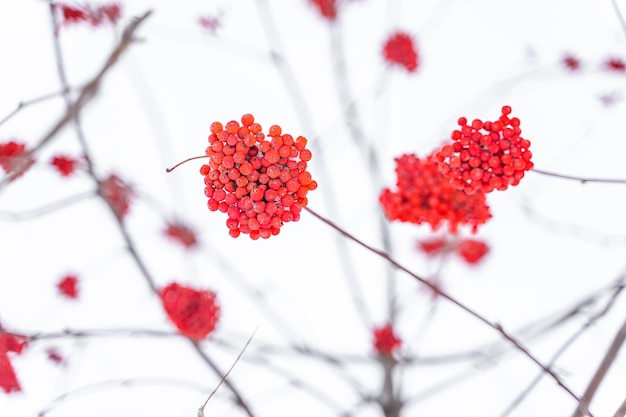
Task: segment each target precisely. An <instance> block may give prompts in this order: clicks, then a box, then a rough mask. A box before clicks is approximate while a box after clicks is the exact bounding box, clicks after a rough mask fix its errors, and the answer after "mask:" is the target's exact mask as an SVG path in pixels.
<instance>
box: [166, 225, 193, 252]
mask: <svg viewBox="0 0 626 417" xmlns="http://www.w3.org/2000/svg"><path fill="white" fill-rule="evenodd" d="M164 233H165V236H167V237H168V238H170V239H171V240H172V241H173V242H176V243H178V244H180V245H182V246H183V247H184V248H186V249H191V248H193V247H195V246H197V245H198V239H197V238H196V232H194V231H193V230H191V228H190V227H189V226H187V225H185V224H182V223H180V222H172V223H168V224H167V226H166V227H165V230H164Z"/></svg>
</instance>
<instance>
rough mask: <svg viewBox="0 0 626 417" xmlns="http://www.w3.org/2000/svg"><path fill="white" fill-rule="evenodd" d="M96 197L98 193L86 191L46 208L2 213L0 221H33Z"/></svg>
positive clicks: (48, 205) (47, 205)
mask: <svg viewBox="0 0 626 417" xmlns="http://www.w3.org/2000/svg"><path fill="white" fill-rule="evenodd" d="M95 196H96V193H95V192H94V191H86V192H84V193H80V194H76V195H73V196H71V197H67V198H64V199H63V200H60V201H55V202H54V203H50V204H46V205H45V206H42V207H38V208H36V209H32V210H25V211H20V212H0V220H10V221H23V220H31V219H34V218H37V217H40V216H44V215H46V214H49V213H52V212H54V211H57V210H60V209H62V208H65V207H69V206H71V205H72V204H76V203H79V202H81V201H83V200H87V199H89V198H91V197H95Z"/></svg>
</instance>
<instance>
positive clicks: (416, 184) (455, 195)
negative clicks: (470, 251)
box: [379, 155, 491, 233]
mask: <svg viewBox="0 0 626 417" xmlns="http://www.w3.org/2000/svg"><path fill="white" fill-rule="evenodd" d="M396 175H397V182H396V185H397V187H398V190H397V191H395V192H394V191H391V190H389V189H385V190H383V192H382V193H381V195H380V197H379V201H380V203H381V205H382V206H383V210H384V212H385V215H386V216H387V218H388V219H389V220H399V221H401V222H410V223H415V224H422V223H428V224H430V226H431V227H432V229H433V230H436V229H437V228H438V227H439V226H441V225H442V224H443V223H447V224H448V229H449V231H450V233H456V232H457V230H458V226H459V225H465V224H467V225H470V226H471V227H472V231H473V232H475V231H476V229H477V228H478V226H479V225H480V224H483V223H485V222H486V221H487V220H488V219H489V218H490V217H491V213H490V212H489V206H487V202H486V198H485V195H484V194H483V193H475V194H474V195H468V194H466V193H464V192H463V191H460V190H457V189H456V188H454V187H453V186H452V185H451V184H450V181H449V179H448V178H447V177H445V176H444V175H442V174H441V172H440V171H439V168H438V167H437V164H436V163H435V161H434V159H433V157H432V156H428V157H426V158H425V159H424V160H421V159H419V158H418V157H417V156H415V155H403V156H401V157H400V158H396Z"/></svg>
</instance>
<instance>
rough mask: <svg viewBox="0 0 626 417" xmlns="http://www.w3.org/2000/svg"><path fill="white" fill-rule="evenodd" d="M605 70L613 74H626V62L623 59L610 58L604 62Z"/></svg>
mask: <svg viewBox="0 0 626 417" xmlns="http://www.w3.org/2000/svg"><path fill="white" fill-rule="evenodd" d="M604 68H605V69H607V70H609V71H613V72H626V62H624V60H623V59H621V58H609V59H607V60H606V61H604Z"/></svg>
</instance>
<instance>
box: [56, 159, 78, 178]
mask: <svg viewBox="0 0 626 417" xmlns="http://www.w3.org/2000/svg"><path fill="white" fill-rule="evenodd" d="M77 164H78V160H77V159H74V158H72V157H69V156H64V155H55V156H53V157H52V159H51V160H50V165H52V166H53V167H55V168H56V169H57V171H59V174H61V176H63V177H69V176H70V175H72V174H73V173H74V171H75V170H76V165H77Z"/></svg>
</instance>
